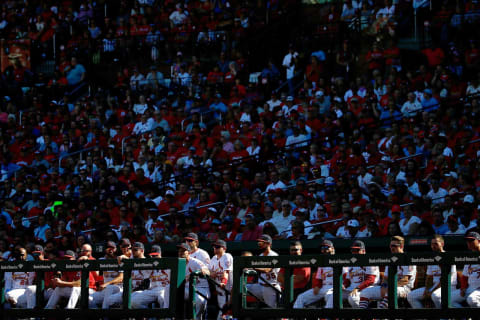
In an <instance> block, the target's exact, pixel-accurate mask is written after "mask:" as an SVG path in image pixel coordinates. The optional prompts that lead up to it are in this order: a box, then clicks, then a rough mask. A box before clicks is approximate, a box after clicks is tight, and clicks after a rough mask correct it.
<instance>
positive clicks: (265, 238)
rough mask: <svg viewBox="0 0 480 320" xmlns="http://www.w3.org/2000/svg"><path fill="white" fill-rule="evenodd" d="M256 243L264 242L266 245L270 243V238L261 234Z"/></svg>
mask: <svg viewBox="0 0 480 320" xmlns="http://www.w3.org/2000/svg"><path fill="white" fill-rule="evenodd" d="M257 241H261V242H266V243H270V244H271V243H272V237H270V236H269V235H268V234H262V235H261V236H260V238H258V239H257Z"/></svg>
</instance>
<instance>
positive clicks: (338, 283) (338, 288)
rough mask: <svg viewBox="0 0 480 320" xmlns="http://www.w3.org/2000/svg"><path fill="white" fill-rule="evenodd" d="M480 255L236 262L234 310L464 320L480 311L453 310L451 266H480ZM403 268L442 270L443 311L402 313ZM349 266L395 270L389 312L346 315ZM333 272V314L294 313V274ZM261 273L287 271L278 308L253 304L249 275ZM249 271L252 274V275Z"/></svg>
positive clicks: (305, 313)
mask: <svg viewBox="0 0 480 320" xmlns="http://www.w3.org/2000/svg"><path fill="white" fill-rule="evenodd" d="M479 262H480V256H479V254H478V253H432V252H427V253H413V254H412V253H405V254H389V253H380V254H368V255H352V254H335V255H305V256H273V257H272V256H268V257H235V259H234V267H233V279H234V282H233V290H232V305H233V314H234V316H235V317H237V318H240V317H248V316H253V317H256V318H259V317H266V318H297V317H298V318H310V317H315V318H317V317H319V318H325V317H333V318H339V317H340V318H342V317H346V318H356V319H357V318H362V319H363V318H396V319H398V318H404V319H408V318H432V317H433V318H437V319H438V318H441V317H445V318H458V317H465V316H468V315H471V314H475V312H477V311H478V309H474V308H462V309H458V308H452V306H451V274H450V272H451V268H450V266H451V265H465V264H471V263H479ZM402 265H439V266H440V268H441V270H442V274H441V302H442V308H441V309H435V312H432V309H412V308H408V309H406V308H405V309H404V308H402V309H401V308H399V305H398V299H397V268H392V266H402ZM348 266H390V268H389V274H388V309H344V308H343V298H342V285H343V278H342V268H343V267H348ZM305 267H308V268H317V267H331V268H333V274H334V275H333V308H332V309H325V308H311V307H309V308H304V309H294V308H293V303H294V294H293V269H294V268H305ZM255 268H283V269H284V270H285V279H286V281H285V288H284V290H283V293H282V295H283V298H282V299H281V300H279V301H278V307H276V308H259V307H251V306H250V305H249V303H248V302H247V296H248V295H249V293H248V289H247V286H246V285H247V281H248V280H247V276H248V271H247V270H252V269H255ZM246 271H247V272H246Z"/></svg>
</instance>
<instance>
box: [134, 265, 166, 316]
mask: <svg viewBox="0 0 480 320" xmlns="http://www.w3.org/2000/svg"><path fill="white" fill-rule="evenodd" d="M169 289H170V270H169V269H168V270H151V274H150V287H149V288H148V289H147V290H144V291H135V292H133V293H132V308H133V309H146V308H148V305H149V304H150V303H152V302H155V301H157V302H158V304H159V305H160V308H162V309H163V308H168V306H169V303H170V300H169V298H170V296H169V293H170V290H169Z"/></svg>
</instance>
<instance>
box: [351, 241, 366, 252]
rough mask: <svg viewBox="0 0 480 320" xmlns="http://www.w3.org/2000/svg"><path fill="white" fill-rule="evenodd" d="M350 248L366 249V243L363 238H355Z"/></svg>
mask: <svg viewBox="0 0 480 320" xmlns="http://www.w3.org/2000/svg"><path fill="white" fill-rule="evenodd" d="M350 249H361V250H363V249H365V243H363V241H361V240H355V241H354V242H353V243H352V246H351V247H350Z"/></svg>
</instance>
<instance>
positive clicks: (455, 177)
mask: <svg viewBox="0 0 480 320" xmlns="http://www.w3.org/2000/svg"><path fill="white" fill-rule="evenodd" d="M444 176H445V177H452V178H453V179H458V175H457V173H456V172H455V171H450V172H447V173H445V174H444Z"/></svg>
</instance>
